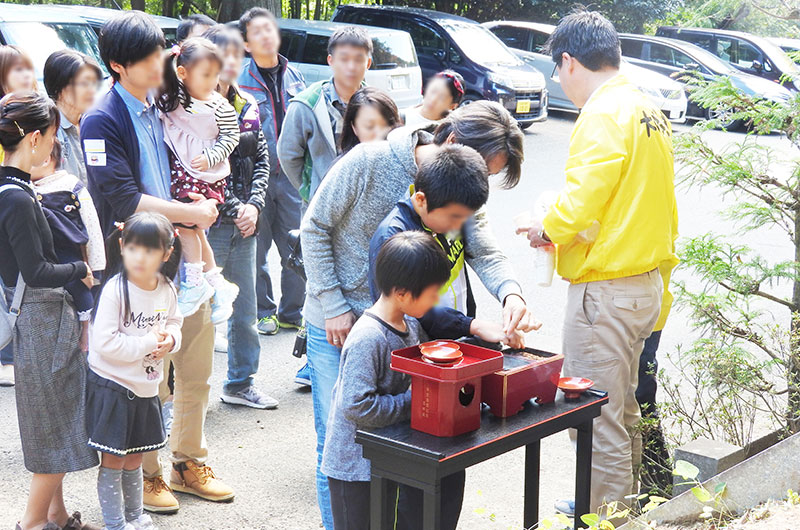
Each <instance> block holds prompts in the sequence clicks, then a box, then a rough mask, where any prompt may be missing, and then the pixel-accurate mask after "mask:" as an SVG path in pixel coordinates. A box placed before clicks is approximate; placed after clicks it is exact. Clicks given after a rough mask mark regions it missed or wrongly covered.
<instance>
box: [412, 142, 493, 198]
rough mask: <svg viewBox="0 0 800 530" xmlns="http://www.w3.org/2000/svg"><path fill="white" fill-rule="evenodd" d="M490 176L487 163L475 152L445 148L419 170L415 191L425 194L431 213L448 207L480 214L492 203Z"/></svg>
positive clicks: (462, 147)
mask: <svg viewBox="0 0 800 530" xmlns="http://www.w3.org/2000/svg"><path fill="white" fill-rule="evenodd" d="M488 173H489V170H488V169H486V162H484V161H483V158H482V157H481V155H480V154H478V152H477V151H475V150H474V149H473V148H471V147H467V146H466V145H460V144H451V145H445V146H442V148H441V149H440V150H439V152H438V153H436V156H434V157H432V158H431V159H430V160H426V161H425V162H423V163H422V164H421V165H420V166H419V169H418V170H417V176H416V177H415V178H414V191H421V192H422V193H424V194H425V199H426V202H427V206H428V211H429V212H430V211H433V210H435V209H436V208H442V207H444V206H447V205H448V204H461V205H464V206H466V207H467V208H469V209H470V210H477V209H478V208H480V207H481V206H483V205H484V204H486V201H487V200H489V178H488Z"/></svg>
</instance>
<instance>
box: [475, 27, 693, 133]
mask: <svg viewBox="0 0 800 530" xmlns="http://www.w3.org/2000/svg"><path fill="white" fill-rule="evenodd" d="M484 26H486V27H487V28H489V30H491V31H492V32H493V33H494V34H495V35H497V37H498V38H500V40H502V41H503V42H504V43H505V44H506V46H508V47H509V48H511V49H513V50H514V51H515V52H516V53H517V54H518V55H519V56H520V58H522V59H523V60H524V61H526V62H527V63H529V64H530V65H532V66H533V67H535V68H537V69H538V70H539V71H541V72H542V74H544V77H545V79H546V80H547V91H548V93H549V95H550V108H553V109H560V110H567V111H571V112H577V110H578V109H577V107H575V105H574V104H573V103H572V102H571V101H570V100H569V98H567V96H566V94H564V90H563V89H562V88H561V83H560V82H559V79H558V72H557V71H556V65H555V63H554V62H553V59H552V58H551V57H550V56H549V55H546V54H543V53H542V47H543V46H544V44H545V42H547V39H548V38H549V37H550V34H551V33H552V32H553V30H554V29H555V26H553V25H552V24H540V23H537V22H516V21H498V22H486V23H485V24H484ZM620 71H621V72H622V73H623V74H625V75H626V76H627V77H628V79H630V81H631V82H632V83H634V84H636V86H637V87H639V90H641V91H642V92H644V93H645V94H646V95H647V96H648V98H650V100H652V101H653V103H655V104H656V105H658V107H659V108H660V109H661V110H662V111H663V112H664V114H665V115H666V116H667V118H669V120H670V121H673V122H676V123H683V122H684V121H686V107H687V104H688V101H687V99H686V95H685V94H684V91H683V87H682V86H681V84H680V83H678V82H677V81H674V80H673V79H670V78H669V77H667V76H665V75H661V74H658V73H655V72H652V71H650V70H647V69H645V68H640V67H638V66H635V65H633V64H630V63H628V62H627V61H625V60H623V61H622V64H621V65H620Z"/></svg>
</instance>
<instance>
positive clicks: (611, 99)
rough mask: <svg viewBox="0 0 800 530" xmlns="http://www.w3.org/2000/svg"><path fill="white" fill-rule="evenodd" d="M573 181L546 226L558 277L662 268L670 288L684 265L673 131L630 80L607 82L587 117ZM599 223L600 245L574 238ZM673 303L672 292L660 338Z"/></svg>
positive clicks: (579, 134) (584, 278) (576, 141)
mask: <svg viewBox="0 0 800 530" xmlns="http://www.w3.org/2000/svg"><path fill="white" fill-rule="evenodd" d="M566 177H567V182H566V185H565V187H564V189H563V190H562V191H561V193H560V194H559V196H558V199H557V201H556V202H555V204H554V205H553V207H552V208H551V209H550V211H549V212H548V214H547V215H546V217H545V219H544V229H545V232H546V234H547V236H548V237H549V238H550V239H551V240H552V241H553V243H555V244H556V246H557V253H556V257H557V270H558V274H559V275H561V276H562V277H564V278H566V279H568V280H569V281H571V282H573V283H581V282H589V281H597V280H609V279H613V278H621V277H624V276H634V275H636V274H641V273H643V272H647V271H650V270H652V269H654V268H656V267H658V268H659V269H660V270H661V273H662V276H664V279H665V286H666V285H668V281H669V273H670V272H671V270H672V268H673V267H674V266H675V265H676V264H677V263H678V259H677V257H676V255H675V239H676V238H677V237H678V210H677V207H676V204H675V188H674V182H673V180H674V177H675V174H674V168H673V158H672V127H671V126H670V124H669V121H667V119H666V118H665V117H664V114H663V113H662V112H661V110H660V109H658V108H657V107H656V106H654V105H653V104H652V103H651V102H650V101H649V100H648V99H647V97H646V96H645V95H644V94H643V93H642V92H641V91H639V90H638V89H637V88H636V87H635V86H633V85H632V84H631V83H630V82H629V81H628V80H627V79H626V78H625V76H623V75H617V76H616V77H614V78H612V79H609V80H608V81H606V82H605V83H604V84H603V85H601V86H600V87H599V88H597V90H595V92H594V93H593V94H592V96H591V97H590V98H589V101H587V102H586V105H584V107H583V109H582V110H581V114H580V116H579V117H578V120H577V122H576V123H575V129H574V130H573V132H572V137H571V139H570V148H569V158H568V159H567V166H566ZM595 220H596V221H598V222H599V223H600V232H599V234H598V235H597V238H596V239H595V240H594V241H593V242H586V241H584V240H582V239H580V238H576V237H575V236H576V235H577V234H578V232H581V231H582V230H585V229H586V228H588V227H589V226H591V225H592V223H593V222H594V221H595ZM671 302H672V296H671V295H669V293H667V292H665V296H664V303H665V304H666V307H664V306H662V312H661V317H660V318H659V325H657V327H656V329H657V330H658V329H661V327H663V321H664V320H666V317H667V313H668V312H669V305H670V304H671ZM659 326H661V327H659Z"/></svg>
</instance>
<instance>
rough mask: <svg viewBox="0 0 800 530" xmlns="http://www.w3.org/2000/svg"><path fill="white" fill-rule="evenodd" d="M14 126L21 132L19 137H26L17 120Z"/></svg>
mask: <svg viewBox="0 0 800 530" xmlns="http://www.w3.org/2000/svg"><path fill="white" fill-rule="evenodd" d="M14 125H16V126H17V130H18V131H19V135H20V136H25V131H23V130H22V127H20V126H19V123H17V120H14Z"/></svg>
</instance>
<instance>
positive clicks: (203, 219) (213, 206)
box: [187, 192, 219, 230]
mask: <svg viewBox="0 0 800 530" xmlns="http://www.w3.org/2000/svg"><path fill="white" fill-rule="evenodd" d="M187 195H188V197H189V198H190V199H192V203H191V206H192V208H193V210H194V213H193V215H192V219H191V221H189V222H190V223H194V225H195V226H196V227H197V228H199V229H200V230H206V229H208V228H209V227H210V226H211V225H213V224H214V221H216V220H217V214H218V213H219V212H218V211H217V201H215V200H213V199H206V198H205V197H203V196H202V195H200V194H199V193H193V192H190V193H188V194H187Z"/></svg>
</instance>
